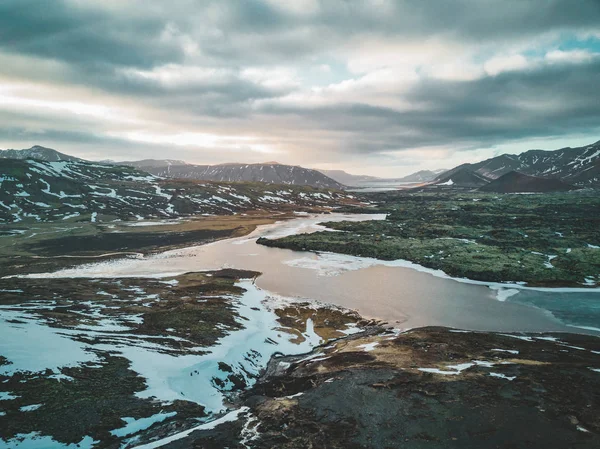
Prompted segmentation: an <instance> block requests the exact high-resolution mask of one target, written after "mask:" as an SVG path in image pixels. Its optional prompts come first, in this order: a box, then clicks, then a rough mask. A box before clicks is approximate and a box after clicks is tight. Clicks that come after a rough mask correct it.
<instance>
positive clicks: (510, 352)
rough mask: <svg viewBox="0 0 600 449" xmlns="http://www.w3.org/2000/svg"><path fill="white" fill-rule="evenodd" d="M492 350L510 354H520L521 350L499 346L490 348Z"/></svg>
mask: <svg viewBox="0 0 600 449" xmlns="http://www.w3.org/2000/svg"><path fill="white" fill-rule="evenodd" d="M490 351H496V352H508V353H509V354H515V355H516V354H518V353H519V351H517V350H516V349H499V348H494V349H490Z"/></svg>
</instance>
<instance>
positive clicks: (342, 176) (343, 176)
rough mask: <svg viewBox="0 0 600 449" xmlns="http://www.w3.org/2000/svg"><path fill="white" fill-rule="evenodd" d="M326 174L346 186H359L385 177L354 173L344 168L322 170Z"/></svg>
mask: <svg viewBox="0 0 600 449" xmlns="http://www.w3.org/2000/svg"><path fill="white" fill-rule="evenodd" d="M317 171H320V172H321V173H323V174H324V175H325V176H328V177H330V178H331V179H333V180H335V181H337V182H339V183H340V184H343V185H345V186H358V185H361V184H365V183H370V182H378V181H382V180H383V178H378V177H377V176H368V175H352V174H350V173H347V172H345V171H344V170H320V169H317Z"/></svg>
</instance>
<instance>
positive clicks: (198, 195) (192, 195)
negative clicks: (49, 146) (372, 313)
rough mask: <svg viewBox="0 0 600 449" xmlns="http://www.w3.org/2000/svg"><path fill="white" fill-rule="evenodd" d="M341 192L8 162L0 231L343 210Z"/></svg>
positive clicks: (0, 184)
mask: <svg viewBox="0 0 600 449" xmlns="http://www.w3.org/2000/svg"><path fill="white" fill-rule="evenodd" d="M348 198H350V196H348V195H345V194H343V193H342V192H339V191H327V190H317V189H314V188H311V187H299V186H293V187H291V186H285V187H284V186H269V185H266V184H259V183H245V184H242V183H239V184H224V183H221V184H219V183H214V182H204V183H202V182H197V181H190V180H176V179H160V178H157V177H156V176H154V175H151V174H148V173H145V172H142V171H139V170H137V169H135V168H131V167H125V166H119V165H116V166H114V165H107V164H99V163H91V162H68V161H61V162H44V161H34V160H19V159H6V160H4V161H3V162H2V164H1V166H0V223H1V222H13V223H15V222H21V221H27V220H29V221H42V222H45V221H59V220H71V221H79V220H83V221H88V222H89V221H91V222H96V221H110V220H115V219H124V220H128V219H142V218H175V217H180V216H186V215H194V214H226V215H227V214H233V213H236V212H240V211H246V210H255V209H267V210H301V209H303V208H307V207H320V206H328V205H340V204H343V203H344V201H346V200H347V199H348Z"/></svg>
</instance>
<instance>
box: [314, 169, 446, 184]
mask: <svg viewBox="0 0 600 449" xmlns="http://www.w3.org/2000/svg"><path fill="white" fill-rule="evenodd" d="M318 171H320V172H321V173H323V174H324V175H327V176H329V177H330V178H332V179H334V180H336V181H337V182H339V183H341V184H344V185H346V186H352V187H365V186H375V185H381V184H403V183H409V182H410V183H412V182H414V183H421V182H430V181H433V180H434V179H435V178H436V176H438V175H439V174H440V173H443V172H445V171H446V170H445V169H441V170H421V171H418V172H416V173H412V174H410V175H408V176H404V177H402V178H379V177H377V176H368V175H352V174H350V173H347V172H345V171H343V170H318Z"/></svg>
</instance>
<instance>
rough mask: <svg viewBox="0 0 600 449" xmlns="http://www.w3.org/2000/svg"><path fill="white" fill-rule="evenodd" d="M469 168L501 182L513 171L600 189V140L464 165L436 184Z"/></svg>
mask: <svg viewBox="0 0 600 449" xmlns="http://www.w3.org/2000/svg"><path fill="white" fill-rule="evenodd" d="M465 169H468V170H470V171H472V172H474V173H477V174H479V175H481V176H483V177H485V178H489V179H497V178H499V177H501V176H502V175H504V174H506V173H509V172H511V171H517V172H519V173H524V174H526V175H530V176H538V177H545V178H558V179H561V180H562V181H564V182H566V183H568V184H572V185H575V186H579V187H598V186H600V141H598V142H596V143H594V144H591V145H586V146H584V147H579V148H562V149H560V150H554V151H544V150H530V151H526V152H524V153H521V154H518V155H512V154H503V155H501V156H497V157H494V158H491V159H487V160H485V161H482V162H478V163H475V164H462V165H459V166H458V167H455V168H453V169H452V170H448V171H447V172H445V173H442V174H441V175H440V176H438V177H437V178H436V181H438V182H439V181H443V179H447V178H448V179H451V178H452V175H453V174H454V173H456V172H458V171H459V170H460V171H464V170H465Z"/></svg>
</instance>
